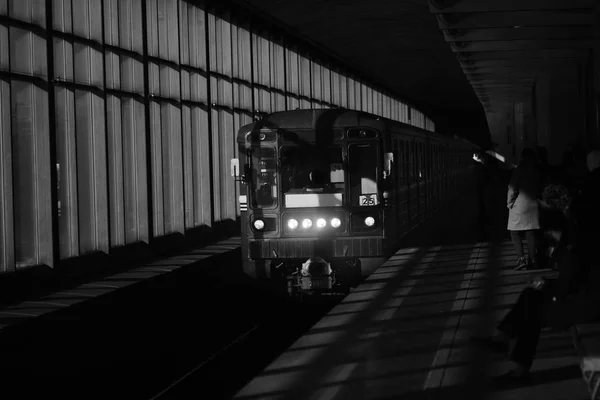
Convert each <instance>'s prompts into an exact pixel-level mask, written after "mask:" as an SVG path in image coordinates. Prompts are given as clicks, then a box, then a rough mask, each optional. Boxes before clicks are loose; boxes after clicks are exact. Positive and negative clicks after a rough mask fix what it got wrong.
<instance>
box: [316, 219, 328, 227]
mask: <svg viewBox="0 0 600 400" xmlns="http://www.w3.org/2000/svg"><path fill="white" fill-rule="evenodd" d="M326 226H327V221H325V220H324V219H323V218H319V219H318V220H317V228H325V227H326Z"/></svg>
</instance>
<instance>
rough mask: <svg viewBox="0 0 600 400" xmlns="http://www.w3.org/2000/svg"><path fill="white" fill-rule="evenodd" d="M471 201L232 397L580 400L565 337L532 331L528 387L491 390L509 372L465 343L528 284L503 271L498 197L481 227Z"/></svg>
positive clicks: (510, 252) (410, 242)
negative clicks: (536, 335)
mask: <svg viewBox="0 0 600 400" xmlns="http://www.w3.org/2000/svg"><path fill="white" fill-rule="evenodd" d="M474 200H475V199H473V198H469V197H466V196H465V197H464V198H463V199H461V200H460V201H459V204H458V206H457V207H458V208H457V209H456V210H454V212H452V213H447V214H446V215H444V216H442V217H441V218H435V219H434V220H432V221H431V222H430V223H426V224H424V226H423V227H421V228H419V230H420V232H419V231H417V232H415V234H414V235H412V236H411V237H410V238H407V240H406V243H405V245H404V246H403V248H401V249H400V250H399V251H398V252H397V253H396V254H395V255H394V256H393V257H391V258H390V259H389V260H388V261H387V262H386V263H385V264H384V265H382V266H381V267H379V268H378V269H377V270H376V271H375V272H374V273H373V274H372V275H371V276H369V277H368V278H367V279H366V280H365V281H364V282H363V283H362V284H361V285H360V286H359V287H358V288H356V289H355V290H354V291H353V292H352V293H351V294H350V295H348V296H347V297H346V298H345V299H344V300H343V301H342V302H341V303H340V304H339V305H337V306H336V307H334V309H332V311H331V312H330V313H329V314H328V315H327V316H325V317H324V318H323V319H322V320H320V321H319V322H318V323H317V324H316V325H314V326H313V327H312V329H310V331H308V332H307V333H306V334H305V335H304V336H302V337H301V338H300V339H299V340H297V341H296V342H295V343H294V344H293V345H292V346H291V347H290V348H289V349H288V350H287V351H285V352H284V353H283V354H281V355H280V356H279V357H278V358H277V359H275V360H274V361H273V362H272V363H271V364H270V365H269V366H268V367H267V368H265V369H264V371H263V372H262V373H261V374H259V375H258V376H256V377H255V378H254V379H253V380H252V381H250V382H249V383H248V384H247V385H246V386H245V387H244V388H243V389H242V390H240V391H239V392H238V393H237V395H236V398H237V399H286V400H287V399H403V400H406V399H454V398H461V399H466V398H469V399H483V398H491V399H494V400H496V399H497V400H512V399H544V400H552V399H555V400H559V399H561V400H562V399H564V400H579V399H581V400H583V399H586V398H589V394H588V393H587V389H586V386H585V383H584V381H583V379H582V378H581V372H580V370H579V366H578V365H579V360H578V358H577V353H576V350H575V349H574V347H573V345H572V343H571V337H570V335H569V333H568V332H544V333H543V334H542V340H541V341H540V345H539V347H538V353H537V358H536V361H535V362H534V366H533V368H532V379H531V380H530V381H529V382H527V383H523V384H516V385H515V384H511V385H506V384H498V383H497V381H496V380H494V379H493V377H494V376H497V375H499V374H501V373H502V372H505V371H507V370H508V368H509V367H510V365H509V364H508V363H507V362H506V361H504V360H503V359H502V358H501V357H500V356H497V355H492V354H490V353H488V352H486V351H485V350H483V349H481V348H480V347H475V346H474V345H472V344H471V343H470V342H469V340H468V338H469V337H470V336H471V335H480V334H485V333H488V332H489V333H491V332H492V330H493V328H494V326H495V324H496V323H497V322H498V321H499V320H500V318H501V317H502V316H503V315H504V313H506V312H507V310H508V307H510V305H511V304H512V303H514V302H515V301H516V298H517V296H518V294H519V293H520V291H521V290H522V288H523V287H525V285H526V281H527V280H528V278H529V273H527V272H525V273H524V272H513V271H511V270H510V267H512V266H513V265H515V263H516V258H517V257H516V254H515V251H514V248H513V246H512V244H511V243H510V241H509V240H508V236H507V232H506V230H505V221H506V219H505V218H506V212H505V207H504V205H503V203H504V189H503V188H502V187H500V189H499V190H498V191H497V193H492V194H491V198H490V199H488V206H489V209H490V214H491V217H489V218H488V221H487V224H486V225H482V224H479V222H478V219H477V217H476V215H477V208H476V206H475V204H474ZM537 273H538V274H547V275H552V271H549V270H545V271H538V272H537Z"/></svg>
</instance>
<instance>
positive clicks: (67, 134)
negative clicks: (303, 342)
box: [0, 0, 434, 272]
mask: <svg viewBox="0 0 600 400" xmlns="http://www.w3.org/2000/svg"><path fill="white" fill-rule="evenodd" d="M47 7H49V8H47ZM0 16H2V17H3V18H2V20H1V21H2V22H1V23H0V117H1V119H0V154H1V157H0V195H1V198H2V201H1V202H0V262H1V264H0V272H10V271H14V270H15V269H16V268H18V267H26V266H31V265H36V264H47V265H49V266H53V265H54V263H55V261H56V260H57V259H59V258H60V259H66V258H71V257H76V256H80V255H82V254H85V253H89V252H98V251H100V252H110V250H111V248H114V247H118V246H124V245H128V244H132V243H135V242H139V241H143V242H149V241H150V240H151V239H153V238H156V237H160V236H163V235H167V234H170V233H185V232H186V231H187V230H188V229H191V228H195V227H199V226H213V225H214V224H215V223H218V222H220V221H224V220H235V219H236V218H237V217H238V215H239V214H240V210H239V205H238V204H237V201H236V199H237V196H236V193H237V187H236V183H235V182H234V181H233V180H232V179H231V176H230V171H229V168H230V159H231V158H234V157H237V156H238V148H237V145H236V141H235V139H236V133H237V131H238V130H239V128H240V127H242V126H243V125H246V124H248V123H250V122H251V121H252V120H253V116H254V115H255V112H256V111H261V112H274V111H283V110H289V109H297V108H311V107H317V108H329V107H336V106H337V107H347V108H351V109H360V110H367V111H370V112H374V113H379V114H380V115H383V116H390V117H391V118H394V116H395V115H397V117H396V118H402V117H403V115H404V114H406V115H407V113H408V111H407V110H408V108H407V106H406V105H405V104H403V103H401V102H399V101H397V100H395V99H391V98H389V97H388V96H387V95H386V94H385V93H384V92H381V91H377V90H375V89H373V88H372V87H370V86H369V85H368V83H367V82H363V81H361V80H359V79H358V78H356V77H355V76H350V75H349V74H347V73H346V72H344V71H342V70H341V69H339V68H338V66H335V65H329V64H327V63H325V62H322V61H321V60H319V59H318V58H317V57H314V56H313V55H312V54H310V53H309V52H308V50H307V49H306V48H303V49H302V50H300V49H299V47H298V43H295V42H294V41H293V40H292V39H290V38H287V37H281V35H278V36H274V34H273V33H272V32H269V31H268V30H265V28H264V27H262V28H258V26H259V24H252V26H256V28H253V29H251V24H250V21H249V20H248V19H247V18H245V19H244V20H239V18H236V17H235V16H232V14H231V13H230V12H228V11H219V12H216V11H214V10H207V9H204V7H203V6H201V5H198V3H197V2H191V1H187V0H54V1H52V2H47V1H45V0H0ZM47 20H48V21H49V23H47ZM47 24H49V25H50V26H47ZM415 115H416V114H415ZM406 120H408V119H407V118H406ZM425 121H427V120H425ZM428 126H429V125H428ZM430 128H431V129H432V130H433V128H434V127H433V124H430ZM54 224H56V225H54ZM55 245H56V246H55ZM54 249H56V250H58V252H57V253H55V251H54Z"/></svg>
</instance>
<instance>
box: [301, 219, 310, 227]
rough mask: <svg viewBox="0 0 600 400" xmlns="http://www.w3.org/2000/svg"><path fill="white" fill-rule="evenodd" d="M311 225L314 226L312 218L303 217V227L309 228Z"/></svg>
mask: <svg viewBox="0 0 600 400" xmlns="http://www.w3.org/2000/svg"><path fill="white" fill-rule="evenodd" d="M311 226H312V221H311V220H310V219H308V218H305V219H303V220H302V227H303V228H304V229H308V228H310V227H311Z"/></svg>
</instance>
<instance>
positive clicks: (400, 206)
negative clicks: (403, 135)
mask: <svg viewBox="0 0 600 400" xmlns="http://www.w3.org/2000/svg"><path fill="white" fill-rule="evenodd" d="M395 143H396V144H395V147H396V154H397V155H398V156H397V157H398V158H397V160H396V171H395V172H396V204H395V206H396V210H397V211H398V214H397V215H398V218H397V221H398V236H399V238H401V237H402V236H404V235H405V234H406V233H407V232H408V229H409V218H408V188H407V175H408V172H407V168H406V165H407V162H406V160H407V157H406V150H405V147H406V146H405V144H406V142H405V141H404V140H402V139H398V138H396V139H395Z"/></svg>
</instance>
